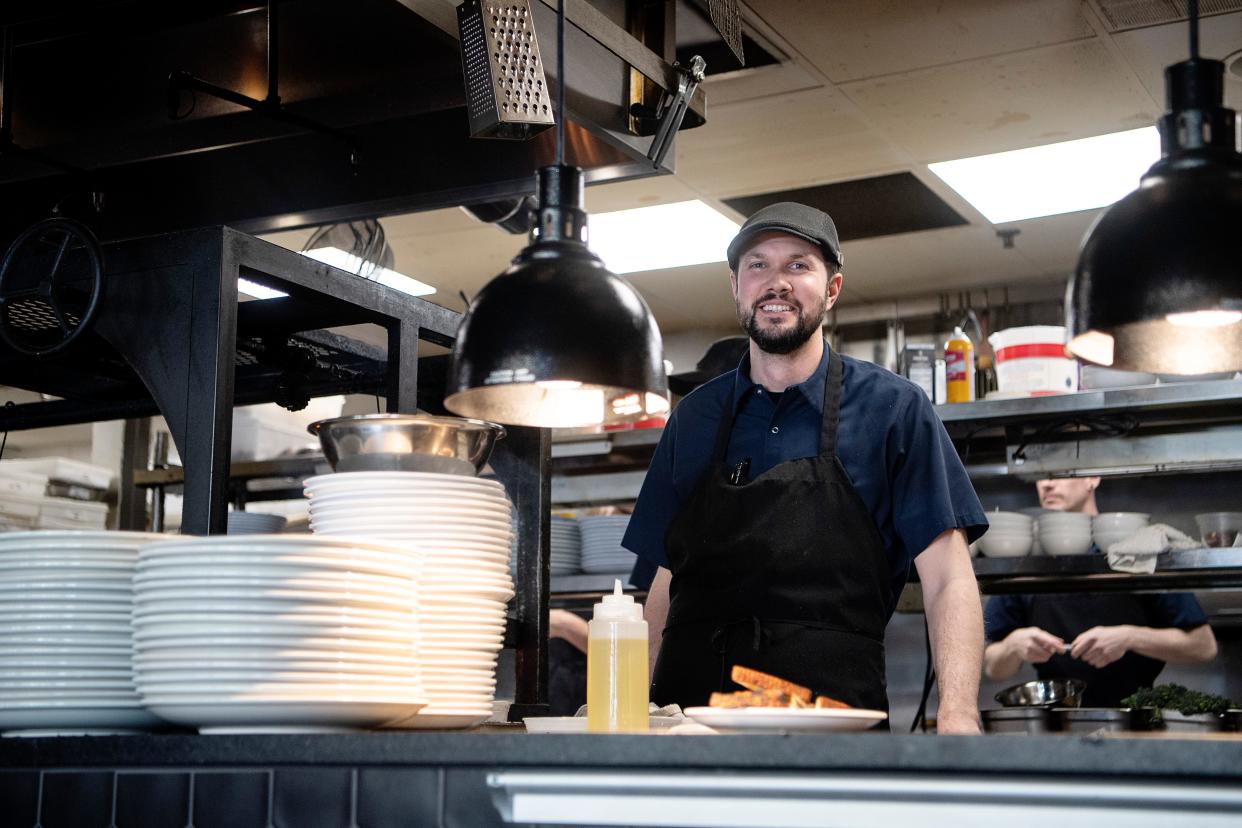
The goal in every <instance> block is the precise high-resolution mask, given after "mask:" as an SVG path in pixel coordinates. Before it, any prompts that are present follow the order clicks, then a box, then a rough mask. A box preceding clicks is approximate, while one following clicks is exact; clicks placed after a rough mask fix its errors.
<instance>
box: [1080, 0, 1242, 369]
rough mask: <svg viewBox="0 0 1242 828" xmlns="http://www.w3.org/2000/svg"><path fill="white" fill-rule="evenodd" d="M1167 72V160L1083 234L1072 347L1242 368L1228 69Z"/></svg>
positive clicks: (1194, 20)
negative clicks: (1226, 100)
mask: <svg viewBox="0 0 1242 828" xmlns="http://www.w3.org/2000/svg"><path fill="white" fill-rule="evenodd" d="M1189 11H1190V59H1189V60H1187V61H1184V62H1182V63H1177V64H1174V65H1172V66H1170V67H1168V68H1167V69H1165V87H1166V96H1167V100H1168V109H1169V111H1168V112H1167V113H1166V114H1165V115H1164V117H1162V118H1161V119H1160V124H1159V129H1160V148H1161V158H1160V160H1159V161H1157V162H1156V163H1155V164H1153V165H1152V167H1151V169H1149V170H1148V171H1147V172H1146V174H1144V175H1143V177H1142V179H1141V181H1140V183H1139V188H1138V189H1137V190H1135V191H1134V192H1133V193H1130V195H1128V196H1126V197H1125V198H1123V199H1121V201H1119V202H1117V203H1116V204H1114V205H1113V206H1112V207H1110V208H1109V209H1108V210H1107V211H1106V212H1105V213H1104V214H1103V215H1102V216H1100V218H1099V219H1098V220H1097V221H1096V223H1095V225H1094V226H1093V227H1092V228H1091V230H1090V231H1089V232H1088V233H1087V237H1086V239H1085V240H1084V242H1083V247H1082V251H1081V253H1080V255H1079V259H1078V267H1077V270H1076V272H1075V273H1074V276H1073V278H1072V279H1071V280H1070V283H1069V289H1068V292H1067V296H1066V303H1065V307H1066V328H1067V329H1068V333H1069V337H1070V341H1069V344H1068V345H1067V346H1066V348H1067V350H1068V351H1069V352H1070V353H1072V354H1073V355H1074V356H1077V357H1079V358H1080V359H1083V360H1086V361H1088V362H1094V363H1098V364H1100V365H1108V366H1112V367H1114V368H1119V369H1123V370H1127V371H1145V372H1152V373H1162V374H1201V373H1208V372H1217V371H1236V370H1242V248H1239V240H1240V238H1242V237H1240V235H1239V234H1240V233H1242V153H1239V151H1238V126H1237V118H1236V114H1235V113H1234V112H1233V110H1231V109H1226V108H1225V107H1224V70H1225V67H1224V64H1223V63H1221V62H1220V61H1217V60H1209V59H1206V58H1201V57H1199V49H1198V4H1197V3H1196V2H1193V0H1192V2H1191V3H1190V4H1189Z"/></svg>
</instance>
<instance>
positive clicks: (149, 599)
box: [134, 584, 418, 613]
mask: <svg viewBox="0 0 1242 828" xmlns="http://www.w3.org/2000/svg"><path fill="white" fill-rule="evenodd" d="M226 604H237V605H238V609H239V610H242V611H245V609H246V608H248V607H255V608H259V607H262V608H263V610H262V611H264V612H268V611H271V610H278V609H280V608H287V609H294V608H298V607H307V608H309V607H321V608H330V607H336V606H341V605H346V604H348V605H349V610H350V611H351V612H359V613H370V612H375V611H379V610H388V611H390V612H407V613H408V612H412V611H413V610H414V609H415V608H417V607H418V594H417V593H416V592H415V590H414V587H413V585H412V584H411V585H410V586H409V587H407V588H406V589H405V590H404V591H400V592H392V593H370V592H355V591H353V590H350V589H348V588H347V587H342V588H340V589H335V590H333V589H330V588H327V587H325V588H324V589H322V590H309V589H256V588H254V587H234V588H232V589H229V588H225V587H204V588H199V589H194V588H193V587H186V588H154V587H153V588H145V587H140V588H139V590H138V593H137V595H136V596H135V598H134V608H135V610H137V609H139V608H145V609H148V610H149V609H153V608H156V607H164V606H166V605H167V606H168V607H172V608H176V607H180V608H181V609H186V608H187V607H195V606H200V605H201V606H202V608H203V609H204V610H206V609H210V610H211V611H216V610H221V609H228V607H226V606H225V605H226Z"/></svg>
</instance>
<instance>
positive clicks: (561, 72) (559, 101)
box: [556, 0, 567, 167]
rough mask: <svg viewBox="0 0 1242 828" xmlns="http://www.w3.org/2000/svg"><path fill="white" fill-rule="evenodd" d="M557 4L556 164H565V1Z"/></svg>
mask: <svg viewBox="0 0 1242 828" xmlns="http://www.w3.org/2000/svg"><path fill="white" fill-rule="evenodd" d="M566 2H567V0H560V2H559V3H557V4H556V165H557V166H558V167H563V166H564V165H565V3H566Z"/></svg>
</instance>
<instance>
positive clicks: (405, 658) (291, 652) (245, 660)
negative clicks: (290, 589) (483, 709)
mask: <svg viewBox="0 0 1242 828" xmlns="http://www.w3.org/2000/svg"><path fill="white" fill-rule="evenodd" d="M132 658H133V663H134V664H145V663H151V664H160V665H166V666H168V667H169V668H170V669H172V668H173V667H174V665H183V666H184V667H185V668H186V669H194V667H195V665H198V664H204V665H206V664H215V663H217V662H220V663H226V664H267V665H281V666H284V665H292V664H307V663H312V662H313V663H316V664H357V665H360V666H362V665H365V666H366V668H367V669H368V670H380V669H383V670H410V669H413V668H414V665H415V660H414V654H413V653H412V652H411V653H410V654H409V655H398V654H385V653H367V652H354V651H347V650H344V649H332V650H329V649H321V650H314V649H297V648H292V647H244V646H232V647H230V646H212V645H202V646H183V645H179V646H175V647H172V648H156V649H148V650H142V651H140V652H136V653H134V654H133V656H132ZM290 669H298V668H294V667H291V668H290Z"/></svg>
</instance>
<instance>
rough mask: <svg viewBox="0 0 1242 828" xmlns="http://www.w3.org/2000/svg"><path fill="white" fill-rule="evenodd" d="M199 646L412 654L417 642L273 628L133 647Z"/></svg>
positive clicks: (149, 641)
mask: <svg viewBox="0 0 1242 828" xmlns="http://www.w3.org/2000/svg"><path fill="white" fill-rule="evenodd" d="M196 647H207V648H214V647H277V648H282V649H283V648H288V649H291V650H301V651H307V650H319V651H321V652H325V653H341V652H346V653H372V654H375V655H395V656H399V657H411V656H413V654H414V644H413V643H412V642H410V641H407V640H397V641H385V640H383V639H373V638H361V637H357V636H349V635H331V636H322V635H321V636H316V635H313V634H312V635H273V634H272V633H271V632H254V633H250V634H242V635H228V634H223V633H218V632H217V633H213V632H207V633H206V634H203V633H199V634H195V633H188V634H181V635H169V636H154V637H151V638H148V639H141V638H139V639H135V641H134V643H133V649H134V650H135V651H137V652H168V651H174V652H176V651H179V650H187V651H188V650H192V649H194V648H196Z"/></svg>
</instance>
